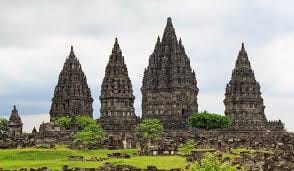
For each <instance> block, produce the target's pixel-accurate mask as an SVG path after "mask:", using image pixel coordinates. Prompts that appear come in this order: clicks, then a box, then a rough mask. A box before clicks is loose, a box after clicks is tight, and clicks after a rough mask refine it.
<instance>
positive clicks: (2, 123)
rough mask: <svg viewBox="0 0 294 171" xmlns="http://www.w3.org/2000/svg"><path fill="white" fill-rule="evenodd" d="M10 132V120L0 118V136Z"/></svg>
mask: <svg viewBox="0 0 294 171" xmlns="http://www.w3.org/2000/svg"><path fill="white" fill-rule="evenodd" d="M7 131H8V120H7V119H5V118H0V134H5V133H7Z"/></svg>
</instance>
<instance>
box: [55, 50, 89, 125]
mask: <svg viewBox="0 0 294 171" xmlns="http://www.w3.org/2000/svg"><path fill="white" fill-rule="evenodd" d="M92 103H93V98H92V96H91V90H90V88H89V87H88V84H87V78H86V76H85V74H84V72H83V70H82V67H81V64H80V62H79V60H78V59H77V57H76V55H75V54H74V51H73V47H71V51H70V54H69V56H68V57H67V59H66V61H65V63H64V66H63V69H62V71H61V73H60V74H59V79H58V83H57V85H56V87H55V90H54V97H53V98H52V104H51V109H50V121H54V120H55V119H56V118H58V117H60V116H70V117H73V116H77V115H86V116H90V117H93V108H92Z"/></svg>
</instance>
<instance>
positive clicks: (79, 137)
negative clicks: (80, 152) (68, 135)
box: [74, 115, 105, 146]
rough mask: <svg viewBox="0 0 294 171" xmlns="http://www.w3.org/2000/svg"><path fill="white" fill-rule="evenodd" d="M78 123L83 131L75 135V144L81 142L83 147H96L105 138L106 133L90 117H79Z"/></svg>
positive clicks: (77, 118)
mask: <svg viewBox="0 0 294 171" xmlns="http://www.w3.org/2000/svg"><path fill="white" fill-rule="evenodd" d="M76 120H77V123H78V124H79V127H80V129H81V131H79V132H77V133H76V134H75V135H74V139H75V142H81V143H82V145H86V146H89V145H96V144H97V143H98V142H100V141H101V140H102V139H103V138H104V137H105V132H104V130H103V128H102V127H101V125H100V124H98V123H97V122H96V121H95V120H94V119H92V118H91V117H89V116H81V115H80V116H77V117H76Z"/></svg>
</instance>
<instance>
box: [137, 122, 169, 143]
mask: <svg viewBox="0 0 294 171" xmlns="http://www.w3.org/2000/svg"><path fill="white" fill-rule="evenodd" d="M138 130H139V131H140V132H141V133H142V134H143V136H144V138H145V139H155V138H159V137H160V136H161V135H162V133H163V126H162V125H161V123H160V121H159V120H158V119H144V120H143V122H142V123H140V124H139V127H138Z"/></svg>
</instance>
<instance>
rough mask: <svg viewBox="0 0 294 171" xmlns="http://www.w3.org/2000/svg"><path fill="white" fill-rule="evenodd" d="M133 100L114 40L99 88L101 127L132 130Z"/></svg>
mask: <svg viewBox="0 0 294 171" xmlns="http://www.w3.org/2000/svg"><path fill="white" fill-rule="evenodd" d="M134 100H135V96H134V95H133V89H132V83H131V80H130V78H129V76H128V69H127V66H126V64H125V61H124V56H123V55H122V51H121V49H120V47H119V44H118V41H117V38H116V39H115V43H114V46H113V48H112V53H111V55H110V57H109V62H108V64H107V67H106V70H105V77H104V79H103V83H102V86H101V96H100V101H101V110H100V112H101V118H100V123H101V124H102V127H103V128H104V129H106V130H133V129H134V128H135V127H136V126H137V117H136V115H135V109H134Z"/></svg>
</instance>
